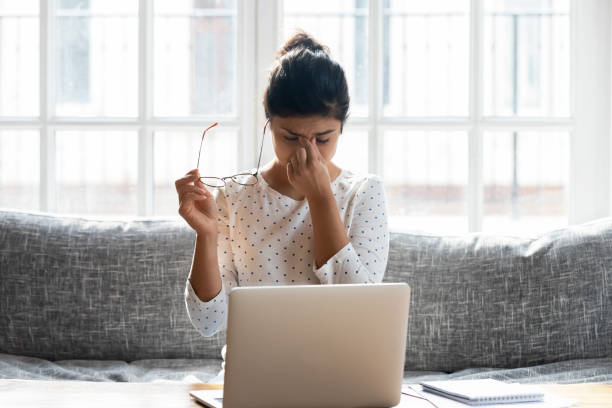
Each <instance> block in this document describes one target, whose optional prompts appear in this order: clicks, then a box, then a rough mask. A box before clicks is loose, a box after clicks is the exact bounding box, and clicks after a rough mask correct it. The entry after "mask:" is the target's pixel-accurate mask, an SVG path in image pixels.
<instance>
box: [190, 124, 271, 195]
mask: <svg viewBox="0 0 612 408" xmlns="http://www.w3.org/2000/svg"><path fill="white" fill-rule="evenodd" d="M269 122H270V119H268V120H267V121H266V124H265V125H264V127H263V134H262V136H261V147H260V148H259V159H258V160H257V169H256V170H255V173H238V174H234V175H233V176H227V177H214V176H204V177H200V181H201V182H202V183H204V184H205V185H207V186H208V187H213V188H221V187H225V180H227V179H230V180H232V181H233V182H234V183H238V184H242V185H243V186H254V185H255V184H257V183H258V182H259V178H258V175H259V165H260V164H261V153H262V152H263V141H264V137H265V136H266V127H267V126H268V123H269ZM217 125H218V123H217V122H215V123H213V124H212V125H210V126H209V127H207V128H206V130H204V132H203V133H202V141H201V142H200V150H199V151H198V164H197V165H196V168H197V169H199V168H200V154H201V153H202V143H204V136H206V132H208V130H209V129H210V128H213V127H215V126H217Z"/></svg>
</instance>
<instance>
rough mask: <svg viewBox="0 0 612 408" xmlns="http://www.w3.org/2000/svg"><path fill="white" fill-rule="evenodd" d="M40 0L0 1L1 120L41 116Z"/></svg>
mask: <svg viewBox="0 0 612 408" xmlns="http://www.w3.org/2000/svg"><path fill="white" fill-rule="evenodd" d="M38 14H39V13H38V1H37V0H24V1H14V0H0V116H38V114H39V109H38V107H39V101H40V100H39V91H38V86H39V68H38V66H39V54H40V50H39V48H38V47H39V41H38V38H39V28H38V25H39V21H38V20H39V18H38Z"/></svg>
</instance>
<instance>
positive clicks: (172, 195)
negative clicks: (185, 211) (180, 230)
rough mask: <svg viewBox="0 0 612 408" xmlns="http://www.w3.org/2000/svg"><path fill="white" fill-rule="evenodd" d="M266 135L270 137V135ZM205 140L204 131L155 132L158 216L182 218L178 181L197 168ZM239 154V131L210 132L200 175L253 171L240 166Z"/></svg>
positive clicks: (216, 128) (221, 175) (214, 130)
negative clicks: (178, 196) (199, 150)
mask: <svg viewBox="0 0 612 408" xmlns="http://www.w3.org/2000/svg"><path fill="white" fill-rule="evenodd" d="M219 127H220V126H219ZM266 136H267V137H269V133H268V134H266ZM201 138H202V132H201V131H195V132H181V131H168V132H156V133H155V142H154V143H155V144H154V149H155V150H154V151H155V152H154V155H155V161H154V177H155V214H156V215H178V213H177V211H178V198H177V193H176V188H175V187H174V181H175V180H176V179H178V178H181V177H183V176H184V175H185V173H187V172H188V171H189V170H192V169H194V168H195V167H196V163H197V161H198V149H199V147H200V140H201ZM258 148H259V146H258ZM237 152H238V133H237V132H236V131H234V130H222V129H218V127H215V128H212V129H211V130H209V131H208V132H206V138H205V139H204V143H203V144H202V155H201V157H200V175H201V176H216V177H225V176H231V175H234V174H236V173H239V172H242V171H245V170H250V168H248V167H245V166H243V165H242V164H240V163H238V161H237V154H236V153H237ZM262 164H263V163H262Z"/></svg>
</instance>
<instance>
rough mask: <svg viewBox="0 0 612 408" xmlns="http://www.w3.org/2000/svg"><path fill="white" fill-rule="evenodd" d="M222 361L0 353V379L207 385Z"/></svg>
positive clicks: (217, 371)
mask: <svg viewBox="0 0 612 408" xmlns="http://www.w3.org/2000/svg"><path fill="white" fill-rule="evenodd" d="M221 361H222V360H221V359H214V358H213V359H149V360H136V361H131V362H126V361H121V360H59V361H49V360H45V359H42V358H37V357H25V356H18V355H11V354H3V353H0V378H16V379H22V380H76V381H120V382H153V381H160V382H163V381H179V382H188V383H194V382H206V381H208V380H210V379H212V378H214V377H215V376H216V375H217V374H218V373H219V371H220V370H221Z"/></svg>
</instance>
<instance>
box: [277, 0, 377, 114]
mask: <svg viewBox="0 0 612 408" xmlns="http://www.w3.org/2000/svg"><path fill="white" fill-rule="evenodd" d="M283 8H284V20H283V36H282V38H281V39H280V40H281V44H279V47H280V46H281V45H282V43H284V41H286V40H287V39H288V38H289V37H290V36H291V35H292V34H293V33H294V32H295V30H296V29H298V28H300V29H302V30H304V31H306V32H307V33H309V34H311V35H313V36H314V37H315V38H316V39H317V40H318V41H320V42H321V43H323V44H324V45H326V46H328V47H329V49H330V51H331V54H332V58H334V59H335V60H337V61H338V63H340V65H342V68H343V69H344V73H345V75H346V80H347V82H348V86H349V95H350V97H351V112H350V114H351V116H366V115H367V114H368V2H367V1H366V0H337V1H327V0H316V1H302V0H285V1H284V2H283Z"/></svg>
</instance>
